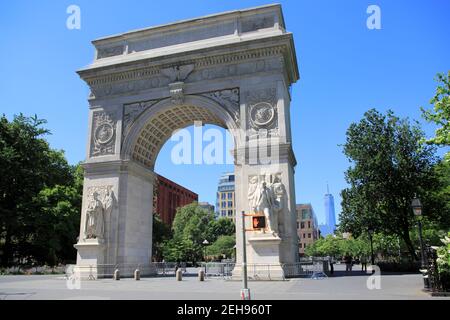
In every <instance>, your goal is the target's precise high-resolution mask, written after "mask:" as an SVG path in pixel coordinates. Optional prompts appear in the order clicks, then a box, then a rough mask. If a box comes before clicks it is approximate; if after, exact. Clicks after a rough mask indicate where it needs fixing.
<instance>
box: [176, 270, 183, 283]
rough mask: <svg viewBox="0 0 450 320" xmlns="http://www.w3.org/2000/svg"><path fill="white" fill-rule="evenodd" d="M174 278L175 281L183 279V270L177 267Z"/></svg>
mask: <svg viewBox="0 0 450 320" xmlns="http://www.w3.org/2000/svg"><path fill="white" fill-rule="evenodd" d="M176 278H177V281H181V280H183V271H182V270H181V269H178V270H177V272H176Z"/></svg>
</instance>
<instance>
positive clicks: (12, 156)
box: [0, 114, 73, 266]
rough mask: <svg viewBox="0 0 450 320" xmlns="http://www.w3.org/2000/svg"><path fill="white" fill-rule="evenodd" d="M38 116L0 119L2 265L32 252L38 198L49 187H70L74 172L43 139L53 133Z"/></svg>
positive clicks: (0, 234) (61, 153)
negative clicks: (67, 185) (36, 198)
mask: <svg viewBox="0 0 450 320" xmlns="http://www.w3.org/2000/svg"><path fill="white" fill-rule="evenodd" d="M45 123H46V121H45V120H42V119H38V118H37V116H34V117H30V118H29V117H25V116H23V115H22V114H20V115H18V116H15V117H14V119H13V120H12V121H8V119H7V118H6V117H5V116H4V115H3V116H2V117H1V118H0V163H1V166H0V177H1V179H0V239H1V241H0V245H1V248H0V249H1V250H0V251H1V252H2V255H1V257H0V258H1V265H3V266H6V265H9V264H11V263H12V262H13V256H14V257H16V258H25V257H26V256H24V255H25V253H27V252H28V251H30V250H31V248H30V244H31V243H32V239H33V233H34V226H35V223H36V221H35V220H34V219H35V217H34V216H33V213H34V210H36V206H35V203H34V198H35V197H36V196H37V195H38V194H39V192H41V191H42V190H43V189H45V188H51V187H54V186H56V185H66V184H67V182H71V181H72V180H73V176H72V174H73V171H72V169H71V167H70V166H69V164H68V163H67V161H66V159H65V158H64V154H63V152H62V151H57V150H53V149H51V148H50V147H49V145H48V143H47V141H46V140H45V139H43V138H42V137H43V136H44V135H46V134H49V131H48V130H47V129H45V128H43V127H42V126H43V125H44V124H45Z"/></svg>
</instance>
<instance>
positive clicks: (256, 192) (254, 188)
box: [248, 176, 278, 236]
mask: <svg viewBox="0 0 450 320" xmlns="http://www.w3.org/2000/svg"><path fill="white" fill-rule="evenodd" d="M248 200H249V203H250V207H251V210H252V211H253V212H254V213H263V214H264V216H265V217H266V225H267V227H268V229H269V231H270V232H272V234H273V235H274V236H277V234H278V219H277V215H276V213H275V210H274V209H275V208H276V206H277V205H276V203H275V202H276V200H275V197H274V194H273V192H272V189H271V188H269V187H267V183H266V181H264V180H262V181H259V180H258V177H257V176H254V177H252V178H251V179H250V186H249V191H248Z"/></svg>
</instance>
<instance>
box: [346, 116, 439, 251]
mask: <svg viewBox="0 0 450 320" xmlns="http://www.w3.org/2000/svg"><path fill="white" fill-rule="evenodd" d="M423 137H424V134H423V132H422V131H421V129H420V127H419V126H418V124H417V123H416V124H414V125H411V124H410V123H409V121H408V120H407V119H399V118H397V117H396V116H395V115H394V114H393V112H392V111H388V112H387V114H386V115H383V114H381V113H379V112H378V111H376V110H375V109H372V110H369V111H368V112H366V113H365V114H364V118H363V119H362V120H361V121H360V122H359V123H353V124H351V125H350V127H349V129H348V130H347V140H346V143H345V144H344V154H345V155H346V156H347V157H348V158H349V160H350V162H351V164H352V166H351V167H350V168H349V169H348V170H347V171H346V173H345V179H346V181H347V183H348V184H349V185H350V187H349V188H346V189H344V190H343V191H342V192H341V195H342V212H341V214H340V221H341V223H340V227H339V228H340V230H341V231H350V232H351V233H352V234H354V235H355V237H358V235H360V234H362V233H364V232H367V229H368V227H371V228H373V229H374V230H376V231H377V232H381V233H383V234H385V235H398V236H400V237H401V238H402V239H403V241H404V243H405V244H406V246H407V248H408V251H409V253H410V254H411V256H412V257H414V258H416V259H417V255H416V253H415V249H414V245H413V243H412V241H411V238H410V229H411V226H412V225H413V224H414V215H413V213H412V210H411V206H410V205H411V199H412V198H413V197H414V196H415V195H416V196H418V197H420V198H421V200H422V202H423V205H424V210H423V211H424V213H425V214H426V215H427V216H428V218H429V219H430V220H436V219H439V217H440V216H442V212H441V211H439V210H436V208H434V205H433V201H431V198H432V197H431V196H430V194H431V193H432V192H434V191H436V190H437V188H438V186H439V181H438V178H437V176H436V175H435V174H434V165H435V164H436V160H437V159H436V157H435V156H434V151H435V148H434V147H433V146H428V145H423V144H421V143H420V141H421V140H422V138H423Z"/></svg>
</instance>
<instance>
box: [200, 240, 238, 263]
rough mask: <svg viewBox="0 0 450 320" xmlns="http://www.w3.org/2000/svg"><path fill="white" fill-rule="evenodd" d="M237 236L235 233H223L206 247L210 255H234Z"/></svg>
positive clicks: (229, 256) (228, 256)
mask: <svg viewBox="0 0 450 320" xmlns="http://www.w3.org/2000/svg"><path fill="white" fill-rule="evenodd" d="M235 245H236V237H235V236H234V235H222V236H219V237H218V238H217V240H216V241H215V242H214V243H213V244H211V245H210V246H209V247H207V249H206V254H207V255H208V256H216V257H225V258H231V257H232V256H233V255H234V247H235Z"/></svg>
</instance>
